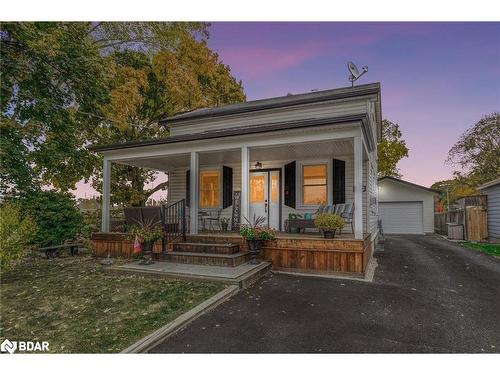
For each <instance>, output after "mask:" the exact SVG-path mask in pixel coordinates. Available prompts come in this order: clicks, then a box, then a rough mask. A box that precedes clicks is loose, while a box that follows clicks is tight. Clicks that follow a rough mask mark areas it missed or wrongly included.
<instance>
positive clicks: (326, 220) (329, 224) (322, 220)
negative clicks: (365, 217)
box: [314, 214, 345, 232]
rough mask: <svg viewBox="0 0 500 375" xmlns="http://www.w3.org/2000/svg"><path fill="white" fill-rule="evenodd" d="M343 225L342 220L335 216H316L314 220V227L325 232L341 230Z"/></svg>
mask: <svg viewBox="0 0 500 375" xmlns="http://www.w3.org/2000/svg"><path fill="white" fill-rule="evenodd" d="M344 225H345V222H344V219H342V218H341V217H340V216H339V215H335V214H318V216H316V219H314V226H315V227H316V228H318V229H321V230H322V231H325V232H331V231H335V230H337V229H342V228H343V227H344Z"/></svg>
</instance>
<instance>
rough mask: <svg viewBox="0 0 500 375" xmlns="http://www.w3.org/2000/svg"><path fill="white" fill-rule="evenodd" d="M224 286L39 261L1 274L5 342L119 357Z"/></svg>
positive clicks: (87, 263)
mask: <svg viewBox="0 0 500 375" xmlns="http://www.w3.org/2000/svg"><path fill="white" fill-rule="evenodd" d="M222 289H223V286H221V285H218V284H212V283H203V282H187V281H176V280H168V279H162V278H147V277H143V276H139V275H128V274H125V275H124V274H111V273H107V272H106V271H105V270H104V269H103V266H101V265H100V263H99V262H98V261H97V260H95V259H92V258H88V257H83V258H82V257H78V258H63V259H57V260H54V261H48V260H45V259H36V260H32V261H30V262H27V263H25V264H22V265H19V266H18V267H16V268H15V269H14V270H12V271H9V272H5V273H2V275H1V321H0V341H3V340H4V338H8V339H10V340H21V341H22V340H25V341H37V340H39V341H48V342H49V349H50V352H57V353H116V352H119V351H121V350H122V349H124V348H126V347H128V346H129V345H131V344H132V343H134V342H135V341H137V340H138V339H140V338H141V337H143V336H145V335H147V334H149V333H151V332H152V331H154V330H156V329H158V328H160V327H161V326H163V325H164V324H166V323H168V322H169V321H171V320H173V319H175V318H176V317H177V316H179V315H180V314H182V313H184V312H186V311H188V310H189V309H191V308H192V307H194V306H195V305H197V304H199V303H201V302H202V301H204V300H205V299H207V298H209V297H210V296H212V295H214V294H216V293H217V292H219V291H221V290H222Z"/></svg>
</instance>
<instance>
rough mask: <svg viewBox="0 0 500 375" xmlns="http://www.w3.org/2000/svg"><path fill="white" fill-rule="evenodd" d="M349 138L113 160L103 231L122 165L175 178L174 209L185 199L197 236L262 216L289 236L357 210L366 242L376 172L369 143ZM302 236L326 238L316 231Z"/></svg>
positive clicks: (358, 230)
mask: <svg viewBox="0 0 500 375" xmlns="http://www.w3.org/2000/svg"><path fill="white" fill-rule="evenodd" d="M341 135H342V134H338V130H337V132H336V133H330V134H328V136H329V137H330V138H332V139H328V140H324V139H322V140H314V139H313V140H311V141H309V142H305V140H304V138H307V137H311V135H310V134H308V135H303V136H302V137H301V141H300V142H293V138H292V137H290V138H289V139H288V141H287V139H286V138H284V137H283V138H281V139H279V143H272V144H266V143H270V142H271V139H268V140H265V141H264V140H262V141H261V142H260V143H257V142H256V141H254V142H253V143H254V144H253V145H252V144H248V145H247V144H239V146H240V147H238V148H233V147H230V144H228V145H224V144H223V143H222V142H221V144H220V145H219V147H218V148H219V149H217V150H211V149H207V150H204V151H203V150H202V149H201V146H200V147H199V148H200V149H199V151H191V152H186V150H187V149H189V148H195V149H196V147H192V146H190V147H187V145H186V147H183V148H182V152H178V153H173V151H174V150H172V149H170V147H168V146H170V145H168V146H167V147H165V149H164V150H163V153H162V154H160V155H150V156H144V157H130V156H129V155H127V157H126V158H123V157H121V158H118V157H117V158H112V157H108V158H107V157H106V156H105V160H104V168H103V187H104V188H103V199H102V202H103V210H102V232H108V231H109V230H110V219H109V212H110V203H109V202H110V194H111V191H110V176H111V168H112V163H121V164H128V165H133V166H137V167H143V168H150V169H153V170H157V171H162V172H165V173H167V174H168V180H169V188H168V198H167V203H168V205H171V204H174V203H176V202H179V201H181V200H184V202H185V207H186V210H185V212H184V213H183V214H184V215H185V218H186V230H187V232H188V233H189V234H197V233H200V232H202V231H206V230H210V231H215V230H237V228H238V227H239V225H240V224H245V223H246V222H247V220H251V219H252V218H253V216H254V215H256V216H265V217H266V223H267V225H268V226H269V227H271V228H273V229H275V230H277V231H283V232H286V231H287V230H288V229H289V228H288V227H287V220H289V219H291V218H301V219H306V218H307V219H310V218H312V217H313V215H314V214H315V213H316V212H317V211H318V208H320V207H322V206H325V205H326V206H328V205H339V204H351V205H352V206H353V207H352V215H351V219H352V225H351V223H350V222H349V223H348V224H349V225H347V226H346V228H345V231H347V232H350V233H351V234H353V235H354V238H356V239H362V238H363V237H364V234H366V233H369V232H370V231H371V225H372V223H371V222H369V220H370V219H371V215H370V214H369V212H368V208H369V207H368V205H367V203H368V202H369V197H368V194H370V193H373V192H372V191H370V189H372V190H373V188H372V186H371V184H373V182H372V181H371V180H373V178H374V174H375V173H374V171H373V166H372V165H371V163H370V153H369V152H368V151H367V149H366V145H364V142H363V140H362V137H361V136H352V137H346V136H344V137H339V136H341ZM314 138H323V136H321V135H319V134H318V135H316V137H314ZM175 146H177V145H175ZM214 146H215V145H213V146H211V147H205V148H212V147H214ZM224 146H226V147H227V148H225V147H224ZM176 148H177V147H175V148H174V149H176ZM134 151H135V150H133V151H132V152H134ZM300 229H302V232H305V233H307V234H313V233H316V234H318V235H319V232H318V230H316V229H315V228H314V227H313V226H312V225H309V226H307V227H306V228H300Z"/></svg>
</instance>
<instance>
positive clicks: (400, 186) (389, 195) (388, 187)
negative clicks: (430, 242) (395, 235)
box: [378, 179, 435, 233]
mask: <svg viewBox="0 0 500 375" xmlns="http://www.w3.org/2000/svg"><path fill="white" fill-rule="evenodd" d="M434 195H435V194H434V193H433V192H430V191H428V190H424V189H421V188H418V187H413V186H410V185H407V184H405V183H401V182H397V181H393V180H390V179H384V180H380V181H379V182H378V199H379V203H382V202H422V206H423V227H424V232H425V233H433V232H434Z"/></svg>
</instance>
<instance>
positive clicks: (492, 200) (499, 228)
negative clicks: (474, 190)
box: [483, 184, 500, 242]
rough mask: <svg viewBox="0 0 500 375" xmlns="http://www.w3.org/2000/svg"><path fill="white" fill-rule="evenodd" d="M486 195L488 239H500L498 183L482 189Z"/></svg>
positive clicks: (499, 194) (499, 185) (499, 187)
mask: <svg viewBox="0 0 500 375" xmlns="http://www.w3.org/2000/svg"><path fill="white" fill-rule="evenodd" d="M483 193H484V194H486V195H487V196H488V239H489V240H490V241H495V242H496V241H500V184H497V185H495V186H491V187H489V188H486V189H483Z"/></svg>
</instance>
